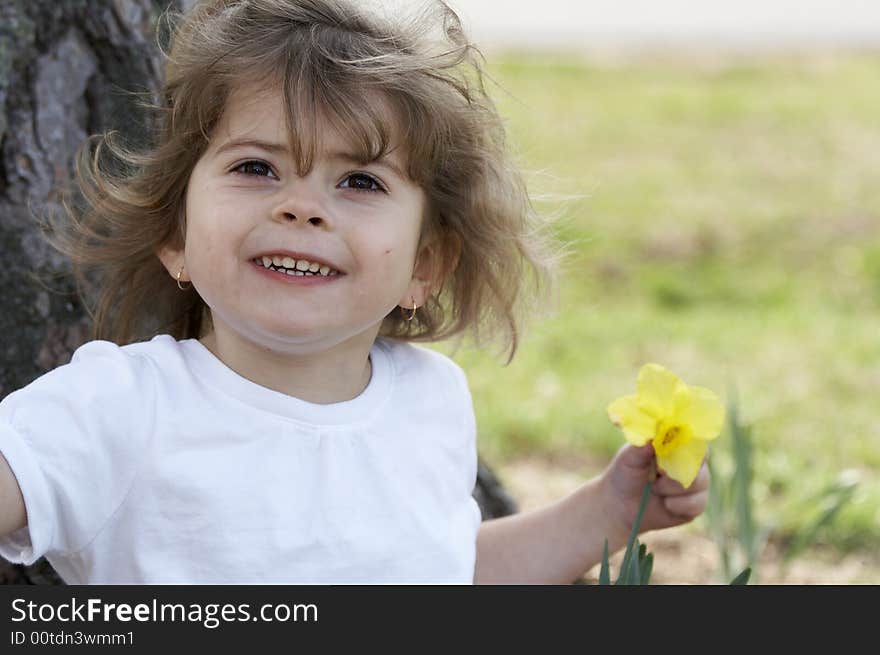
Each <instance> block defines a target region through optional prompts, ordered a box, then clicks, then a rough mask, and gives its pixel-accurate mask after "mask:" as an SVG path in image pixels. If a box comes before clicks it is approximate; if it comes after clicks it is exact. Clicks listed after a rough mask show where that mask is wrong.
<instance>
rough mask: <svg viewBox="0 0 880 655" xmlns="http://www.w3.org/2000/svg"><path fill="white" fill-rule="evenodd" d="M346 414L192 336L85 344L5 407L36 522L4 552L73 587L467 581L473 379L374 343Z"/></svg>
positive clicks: (5, 432) (403, 348)
mask: <svg viewBox="0 0 880 655" xmlns="http://www.w3.org/2000/svg"><path fill="white" fill-rule="evenodd" d="M370 357H371V362H372V378H371V380H370V382H369V384H368V386H367V388H366V389H364V391H363V392H362V393H361V394H360V395H359V396H358V397H357V398H354V399H352V400H349V401H346V402H342V403H335V404H329V405H319V404H314V403H309V402H305V401H302V400H299V399H297V398H293V397H291V396H288V395H286V394H283V393H280V392H277V391H273V390H271V389H268V388H266V387H263V386H260V385H258V384H256V383H254V382H251V381H250V380H248V379H246V378H244V377H241V376H239V375H238V374H237V373H235V372H234V371H232V369H230V368H228V367H227V366H226V365H225V364H223V362H221V361H220V360H219V359H217V358H216V357H215V356H214V355H213V354H212V353H211V352H210V351H209V350H208V349H207V348H205V347H204V346H203V345H202V344H201V343H199V342H198V341H197V340H195V339H187V340H184V341H176V340H175V339H174V338H172V337H171V336H169V335H159V336H157V337H154V338H153V339H152V340H151V341H149V342H143V343H136V344H131V345H128V346H123V347H119V346H117V345H116V344H113V343H111V342H109V341H92V342H89V343H87V344H85V345H83V346H82V347H80V348H79V349H78V350H77V351H76V352H75V353H74V356H73V358H72V360H71V362H70V363H69V364H67V365H65V366H61V367H59V368H56V369H54V370H52V371H50V372H49V373H46V374H45V375H43V376H42V377H40V378H38V379H37V380H35V381H34V382H32V383H31V384H29V385H27V386H26V387H24V388H22V389H19V390H18V391H15V392H13V393H11V394H9V395H8V396H7V397H6V398H4V399H3V401H2V402H0V452H2V453H3V455H4V456H5V457H6V459H7V460H8V462H9V465H10V467H11V468H12V470H13V472H14V473H15V476H16V478H17V480H18V483H19V486H20V487H21V490H22V494H23V496H24V501H25V506H26V508H27V516H28V525H27V526H26V527H24V528H22V529H20V530H18V531H16V532H14V533H12V534H11V535H8V536H6V537H5V538H0V555H2V556H3V557H4V558H6V559H8V560H10V561H12V562H16V563H24V564H31V563H33V562H34V561H35V560H37V559H38V558H39V557H41V556H43V555H45V557H46V559H47V560H48V561H49V562H50V563H51V564H52V566H53V567H54V568H55V570H56V571H57V572H58V574H59V575H60V576H61V577H62V579H63V580H64V581H65V582H68V583H72V584H142V583H143V584H260V583H269V584H325V583H332V584H390V583H401V584H408V583H409V584H422V583H425V584H428V583H430V584H447V583H455V584H471V583H472V582H473V575H474V562H475V556H476V537H477V532H478V530H479V526H480V509H479V506H478V505H477V503H476V501H475V500H474V499H473V497H472V495H471V494H472V492H473V489H474V484H475V482H476V470H477V451H476V438H475V436H476V429H475V421H474V414H473V407H472V404H471V398H470V393H469V391H468V387H467V382H466V379H465V376H464V374H463V372H462V371H461V369H460V368H459V367H458V366H457V365H456V364H454V363H453V362H452V361H451V360H450V359H448V358H446V357H444V356H443V355H441V354H439V353H436V352H434V351H432V350H428V349H426V348H421V347H418V346H414V345H410V344H405V343H399V342H394V341H389V340H383V339H379V340H378V341H377V342H376V344H375V345H374V346H373V348H372V351H371V353H370Z"/></svg>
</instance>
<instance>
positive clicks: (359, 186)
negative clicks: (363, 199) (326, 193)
mask: <svg viewBox="0 0 880 655" xmlns="http://www.w3.org/2000/svg"><path fill="white" fill-rule="evenodd" d="M339 186H341V187H342V188H343V189H354V190H355V191H371V192H376V191H381V192H382V193H387V191H386V190H385V187H383V186H382V185H381V184H380V183H379V181H378V180H377V179H376V178H374V177H372V176H370V175H367V174H366V173H352V174H351V175H349V176H348V177H346V178H345V179H344V180H342V182H341V183H340V185H339Z"/></svg>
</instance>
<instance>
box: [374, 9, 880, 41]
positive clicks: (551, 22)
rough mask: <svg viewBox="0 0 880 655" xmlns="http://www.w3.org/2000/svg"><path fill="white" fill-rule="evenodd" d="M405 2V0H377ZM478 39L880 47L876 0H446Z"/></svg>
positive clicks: (879, 26) (879, 20)
mask: <svg viewBox="0 0 880 655" xmlns="http://www.w3.org/2000/svg"><path fill="white" fill-rule="evenodd" d="M380 1H382V2H385V3H386V4H391V5H395V4H397V5H398V6H403V7H406V6H407V5H408V6H410V7H411V6H412V5H413V4H414V3H413V2H412V0H410V1H409V2H407V1H406V0H380ZM448 2H449V4H450V5H452V6H453V7H454V8H455V9H456V11H458V12H459V15H460V16H461V17H462V19H463V21H464V23H465V27H466V29H468V31H469V33H470V34H471V36H472V37H473V38H474V40H475V41H477V42H478V43H482V44H484V45H493V44H503V45H520V46H523V45H525V46H529V45H531V46H548V45H549V46H552V45H557V46H559V45H568V46H582V47H586V48H591V47H603V46H611V47H628V46H635V47H639V46H654V47H657V46H660V47H662V46H668V47H676V46H694V45H703V46H710V47H712V46H714V47H722V48H723V47H733V48H742V47H746V48H748V47H759V48H771V49H772V48H790V47H814V46H817V45H818V46H862V47H864V46H867V47H874V46H880V0H448Z"/></svg>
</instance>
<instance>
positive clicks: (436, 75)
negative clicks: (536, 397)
mask: <svg viewBox="0 0 880 655" xmlns="http://www.w3.org/2000/svg"><path fill="white" fill-rule="evenodd" d="M361 5H363V3H359V4H355V3H350V2H347V1H346V0H204V1H202V2H199V3H197V4H196V6H195V7H194V8H193V9H192V10H191V11H189V12H188V13H186V14H185V15H166V18H167V19H168V20H167V22H166V23H165V24H166V25H167V26H168V28H169V29H170V48H169V49H168V52H167V53H166V66H165V77H164V85H163V87H162V93H161V102H160V103H158V104H153V106H152V107H151V109H152V110H154V112H155V114H154V118H155V120H153V121H152V122H151V123H150V124H151V126H152V136H151V141H150V142H149V144H148V145H147V146H145V147H141V148H138V149H133V148H130V147H128V146H126V145H123V144H122V143H121V142H120V139H119V138H118V135H117V134H116V133H113V132H109V133H105V134H102V135H98V136H95V137H92V138H91V139H90V140H88V141H87V142H86V143H85V144H83V147H82V148H81V150H80V156H79V158H78V166H77V181H78V186H79V191H80V200H79V201H78V202H75V203H74V202H70V203H67V204H66V207H67V212H66V218H65V220H63V221H56V222H54V223H53V222H51V221H50V223H51V224H47V225H46V226H45V227H46V229H45V236H46V238H47V240H48V241H49V242H50V243H51V244H52V245H53V246H54V247H55V248H57V249H58V250H60V251H61V252H63V253H65V254H66V255H67V256H68V257H70V259H71V262H72V264H73V267H74V273H75V276H76V280H77V287H78V290H79V295H80V296H81V298H82V299H83V304H84V306H85V307H86V309H87V311H88V312H89V315H90V317H91V318H92V320H93V327H92V338H94V339H107V340H110V341H114V342H116V343H119V344H120V345H122V344H126V343H131V342H134V341H139V340H145V339H149V338H151V337H152V336H154V335H155V334H158V333H168V334H171V335H172V336H174V337H175V338H177V339H186V338H199V337H201V336H203V335H204V334H206V333H207V332H208V331H209V330H210V329H211V326H210V310H209V308H208V307H207V306H206V304H205V303H204V301H203V300H202V299H201V297H200V296H199V295H198V293H197V292H196V290H195V289H194V288H192V287H190V289H189V290H187V291H186V292H182V291H180V290H179V289H178V287H177V285H176V284H175V283H174V281H173V280H169V277H168V275H167V274H166V271H165V270H164V268H163V266H162V264H161V262H160V260H159V258H158V257H157V252H158V251H159V250H160V249H161V248H162V247H164V246H170V247H172V248H177V249H182V248H183V243H184V236H185V234H186V215H185V200H186V188H187V182H188V180H189V176H190V174H191V172H192V170H193V167H194V166H195V165H196V162H197V161H198V160H199V158H200V157H201V156H202V154H203V152H204V151H205V149H206V148H207V146H208V143H209V140H210V137H211V134H212V131H213V129H214V127H215V125H216V124H217V123H218V121H219V120H220V118H221V115H222V113H223V111H224V106H225V104H226V100H227V98H228V97H229V95H230V93H231V92H232V91H234V90H235V89H236V88H239V87H241V86H243V85H253V84H254V83H257V84H263V85H265V86H266V88H270V87H272V88H280V89H282V91H283V93H284V96H285V97H287V98H288V99H289V102H288V104H287V112H288V115H287V120H288V125H289V128H290V131H291V134H290V139H291V145H292V147H293V154H294V157H295V160H296V162H297V165H298V168H299V172H300V174H301V175H304V174H305V173H306V172H307V171H308V170H309V169H310V167H311V165H312V161H313V159H314V157H315V148H316V141H317V139H316V136H317V135H316V130H317V129H318V117H319V116H322V117H326V118H327V119H329V120H330V121H331V122H332V124H333V125H334V127H336V128H338V129H340V130H342V131H343V133H344V134H346V135H347V136H348V137H349V138H350V139H351V141H352V143H353V145H354V147H355V148H357V149H358V150H359V151H360V152H359V156H360V157H361V158H362V159H363V160H364V161H365V162H367V161H372V160H375V159H377V158H379V157H382V156H383V155H384V154H386V153H387V152H388V151H389V149H390V148H391V147H393V144H392V139H393V138H394V137H395V136H397V137H400V138H401V139H402V141H403V144H404V145H405V154H406V161H407V173H408V175H409V176H410V177H411V179H412V180H413V181H414V182H416V183H417V184H418V185H419V186H420V187H421V188H422V189H423V190H424V192H425V194H426V198H427V207H428V211H427V215H426V216H425V220H424V221H423V230H422V235H421V237H422V241H423V242H426V241H428V240H430V241H431V243H432V244H434V246H433V247H434V249H435V252H434V253H433V255H434V256H435V257H436V258H437V259H436V261H438V262H441V263H445V264H446V270H443V271H442V276H441V277H442V280H443V283H442V286H441V287H440V288H439V289H438V290H437V292H436V293H435V294H434V295H433V296H432V297H431V298H430V299H429V300H428V302H427V304H426V305H425V306H424V307H421V308H420V309H419V311H418V312H417V314H416V319H415V320H412V321H407V320H406V316H407V315H406V314H405V313H404V312H403V311H400V309H399V308H398V309H395V310H394V311H392V312H391V313H390V314H389V315H388V316H386V317H385V319H384V321H383V324H382V326H381V330H380V334H381V335H382V336H386V337H390V338H396V339H403V340H413V341H436V340H441V339H445V338H448V337H451V336H453V335H464V334H470V335H471V336H473V337H475V339H476V342H477V343H483V342H484V340H485V337H486V336H487V335H488V336H490V337H493V338H496V339H497V340H498V342H499V344H500V345H501V346H502V349H503V350H505V351H507V352H508V361H510V359H511V358H512V357H513V355H514V353H515V351H516V348H517V343H518V339H519V335H520V325H521V322H522V320H523V319H524V318H525V317H526V316H528V315H529V314H530V313H531V310H532V309H534V308H535V306H536V303H535V301H536V300H538V299H543V298H544V297H545V296H546V293H545V292H546V291H547V290H548V289H549V288H550V287H552V286H553V284H552V283H553V278H554V273H553V271H554V270H555V264H556V261H557V259H558V255H559V252H560V251H559V250H558V249H554V246H553V241H552V239H551V238H550V237H549V232H548V230H547V229H546V227H547V226H546V223H543V222H542V220H541V219H540V218H539V217H538V215H537V213H536V212H535V211H534V209H533V207H532V205H531V203H530V200H529V196H528V193H527V189H526V185H525V183H524V180H523V178H522V175H521V173H520V172H519V170H518V168H517V166H516V165H515V164H514V162H513V159H512V156H511V154H510V152H509V149H508V146H507V143H506V135H505V129H504V125H503V123H502V119H501V118H500V116H499V114H498V112H497V110H496V108H495V105H494V103H493V102H492V100H491V99H490V97H489V95H488V93H487V91H486V88H485V80H486V79H487V78H486V75H485V72H484V70H483V56H482V54H481V53H480V51H479V50H478V49H477V48H476V47H475V46H474V45H473V44H472V43H470V42H469V40H468V39H467V37H466V35H465V33H464V31H463V29H462V26H461V22H460V20H459V18H458V16H457V15H456V13H455V12H454V11H453V10H452V9H451V8H450V7H449V6H448V5H446V3H445V2H442V1H438V2H433V3H432V4H430V5H428V6H426V7H425V10H424V11H423V12H422V13H421V14H419V15H418V16H416V17H413V18H410V19H407V20H405V21H404V20H392V19H390V18H389V17H387V16H381V15H368V14H366V13H364V12H363V10H362V9H361ZM377 93H378V96H379V97H380V98H381V101H382V102H380V103H376V101H375V99H376V97H377ZM371 99H372V100H371ZM380 105H381V106H380ZM386 107H390V108H391V110H392V111H391V114H392V119H393V120H394V124H393V125H389V124H388V122H389V117H388V112H387V111H384V109H385V108H386ZM89 287H91V289H90V288H89ZM90 296H93V298H92V299H91V300H90V299H89V297H90Z"/></svg>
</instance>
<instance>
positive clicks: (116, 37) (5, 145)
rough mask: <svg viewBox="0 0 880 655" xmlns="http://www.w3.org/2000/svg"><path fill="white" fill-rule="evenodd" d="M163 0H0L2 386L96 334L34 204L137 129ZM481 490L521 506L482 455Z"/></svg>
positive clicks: (154, 74) (503, 507) (25, 570)
mask: <svg viewBox="0 0 880 655" xmlns="http://www.w3.org/2000/svg"><path fill="white" fill-rule="evenodd" d="M191 4H192V0H176V1H175V2H171V3H170V5H171V7H172V8H184V9H186V8H188V7H189V5H191ZM168 5H169V2H168V1H167V0H166V1H165V2H163V1H161V0H0V252H2V255H3V266H0V289H2V295H0V334H2V335H3V339H2V342H0V398H2V397H4V396H5V395H7V394H8V393H11V392H12V391H14V390H16V389H19V388H21V387H23V386H25V385H27V384H28V383H29V382H31V381H32V380H34V379H35V378H37V377H38V376H40V375H42V374H43V373H45V372H46V371H48V370H51V369H53V368H55V367H57V366H60V365H62V364H65V363H67V362H68V361H69V360H70V357H71V355H72V354H73V351H74V350H75V349H76V348H77V347H79V346H80V345H82V344H83V343H85V342H86V341H87V340H88V338H89V329H90V323H89V320H88V317H87V316H86V313H85V311H84V308H83V307H82V305H81V303H80V302H79V300H78V298H77V297H76V292H75V286H74V282H73V279H72V277H71V276H70V275H69V273H70V263H69V262H68V261H67V260H66V258H64V257H63V256H61V255H60V254H58V253H57V252H56V251H54V250H53V249H52V248H51V247H50V246H49V245H48V244H46V243H45V242H44V241H43V239H42V237H41V235H40V232H39V229H38V228H37V222H36V220H35V218H34V215H35V214H40V213H42V212H60V211H62V208H61V204H60V196H59V190H60V189H62V188H64V187H65V186H68V185H69V184H70V183H71V180H72V175H73V173H72V171H73V162H74V157H75V154H76V152H77V149H78V148H79V146H80V145H81V143H82V142H83V140H84V139H85V138H86V137H87V136H88V135H90V134H94V133H97V132H102V131H105V130H107V129H118V130H120V131H121V132H123V134H125V135H126V137H127V138H128V139H130V140H133V141H134V142H137V141H138V140H139V139H140V138H142V136H143V134H142V128H141V126H142V125H143V121H140V120H138V115H139V114H138V110H137V108H136V105H135V96H134V95H133V94H134V93H143V92H147V93H149V94H152V95H155V94H156V92H157V90H158V85H159V79H160V71H161V59H160V53H159V49H158V46H157V43H156V33H155V27H156V23H157V19H158V17H159V15H160V14H161V13H162V11H164V10H165V8H166V7H167V6H168ZM46 280H52V283H51V284H46V282H45V281H46ZM474 496H475V497H476V498H477V500H478V502H479V503H480V506H481V508H482V510H483V515H484V517H485V518H490V517H494V516H503V515H505V514H510V513H512V512H514V511H516V506H515V504H514V503H513V501H512V500H511V499H510V497H509V496H508V495H507V494H506V493H505V492H504V490H503V488H502V487H501V485H500V484H499V483H498V481H497V479H496V478H495V476H494V475H493V474H492V472H491V470H489V468H488V467H487V466H486V465H485V463H483V462H481V464H480V470H479V475H478V480H477V487H476V488H475V490H474ZM0 582H5V583H7V584H8V583H30V584H34V583H36V584H40V583H49V584H53V583H55V584H57V583H59V582H60V580H59V578H58V576H57V575H56V574H55V572H54V571H53V570H52V568H51V566H49V564H48V563H47V562H46V561H45V560H40V561H39V562H37V563H36V564H35V565H33V566H30V567H23V566H16V565H10V564H7V563H6V562H5V561H2V560H0Z"/></svg>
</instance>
